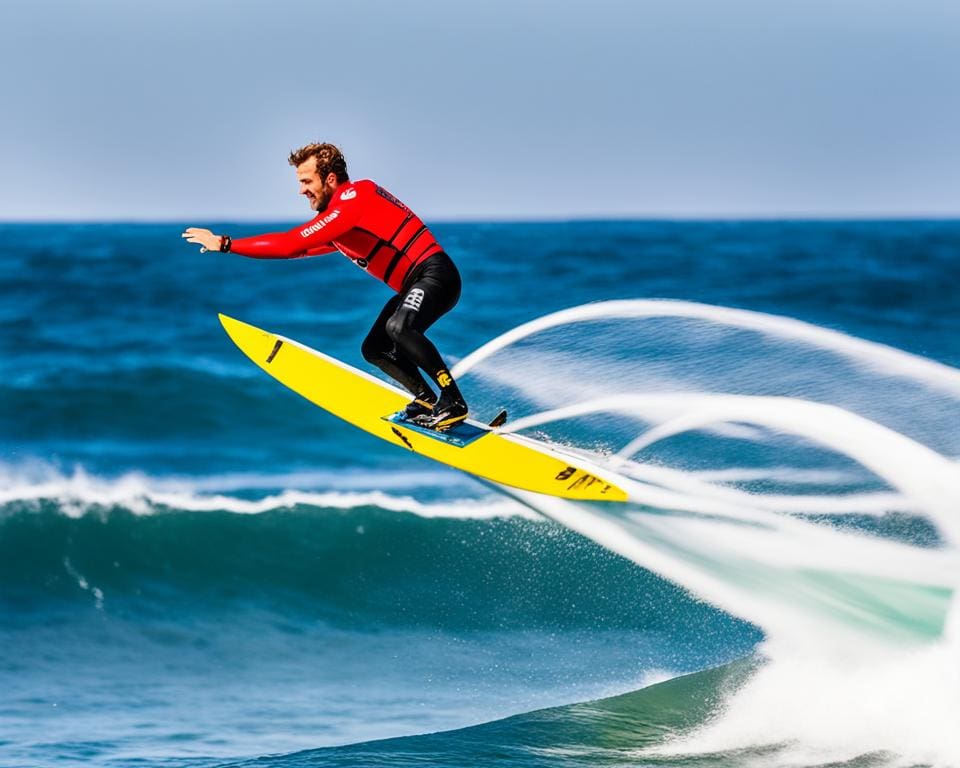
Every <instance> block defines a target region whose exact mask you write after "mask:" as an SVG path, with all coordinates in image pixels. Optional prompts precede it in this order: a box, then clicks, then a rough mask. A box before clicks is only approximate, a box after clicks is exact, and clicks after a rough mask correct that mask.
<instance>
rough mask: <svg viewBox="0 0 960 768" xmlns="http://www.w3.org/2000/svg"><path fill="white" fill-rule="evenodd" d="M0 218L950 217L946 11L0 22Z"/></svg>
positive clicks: (313, 4)
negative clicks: (336, 206)
mask: <svg viewBox="0 0 960 768" xmlns="http://www.w3.org/2000/svg"><path fill="white" fill-rule="evenodd" d="M0 92H2V98H3V101H2V106H0V110H2V111H0V115H2V118H0V177H2V181H0V219H23V218H47V219H50V218H54V219H63V218H138V219H150V218H163V219H177V220H184V221H189V222H195V223H202V222H204V221H206V220H210V219H213V218H230V219H238V218H259V219H265V218H285V219H286V218H292V219H304V220H305V219H307V218H309V216H310V211H309V210H308V209H307V207H306V205H305V204H304V203H303V201H302V198H299V197H298V196H297V194H296V193H297V188H296V184H295V181H294V176H293V170H292V169H291V168H290V167H289V166H287V164H286V155H287V152H288V151H289V150H290V149H292V148H293V147H296V146H299V145H300V144H303V143H306V142H307V141H310V140H317V139H326V140H330V141H335V142H337V143H339V144H341V146H342V147H343V149H344V151H345V153H346V155H347V160H348V162H349V165H350V170H351V173H352V175H353V177H354V178H362V177H370V178H374V179H376V180H378V181H379V182H380V183H382V184H384V185H385V186H387V187H388V188H390V189H391V190H392V191H393V192H394V193H396V194H397V195H398V196H400V197H401V198H403V199H404V200H406V201H407V202H408V203H410V204H411V205H412V206H413V207H414V208H416V209H417V210H418V211H420V212H421V214H422V215H424V216H426V217H428V218H434V219H436V218H457V217H467V218H485V217H497V218H523V217H567V216H644V217H648V216H662V215H677V216H718V215H733V216H749V215H761V216H770V215H781V214H785V215H831V216H837V215H840V216H842V215H891V214H894V215H928V214H932V215H957V214H960V173H958V170H960V98H958V92H960V2H958V1H957V0H943V1H942V2H936V1H934V0H900V1H899V2H888V1H887V0H829V1H821V0H797V1H796V2H793V1H785V2H778V1H777V0H731V1H729V2H724V1H723V0H698V1H694V0H648V1H646V2H645V1H643V0H633V2H627V1H626V0H623V1H618V0H591V2H589V3H587V2H563V1H562V0H557V1H555V2H523V0H510V1H507V0H477V2H473V3H465V2H456V1H455V0H445V1H444V0H424V1H422V2H418V1H416V0H411V1H408V2H396V0H392V1H391V0H383V1H374V0H341V2H336V3H334V2H327V1H326V0H272V1H271V2H266V1H263V2H246V1H244V0H190V1H189V2H187V1H186V0H0Z"/></svg>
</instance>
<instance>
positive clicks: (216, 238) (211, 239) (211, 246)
mask: <svg viewBox="0 0 960 768" xmlns="http://www.w3.org/2000/svg"><path fill="white" fill-rule="evenodd" d="M180 237H182V238H184V239H185V240H186V241H187V242H188V243H196V244H197V245H199V246H200V253H205V252H207V251H219V250H220V235H215V234H213V232H211V231H210V230H209V229H201V228H200V227H188V228H187V229H186V231H184V233H183V234H182V235H180Z"/></svg>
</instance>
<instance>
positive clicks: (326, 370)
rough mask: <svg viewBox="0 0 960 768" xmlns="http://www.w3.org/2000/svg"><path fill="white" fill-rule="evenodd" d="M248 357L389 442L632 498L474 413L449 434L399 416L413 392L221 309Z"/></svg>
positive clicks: (478, 469)
mask: <svg viewBox="0 0 960 768" xmlns="http://www.w3.org/2000/svg"><path fill="white" fill-rule="evenodd" d="M220 322H222V323H223V327H224V328H225V329H226V331H227V333H228V334H229V336H230V338H231V339H233V341H234V343H236V345H237V346H238V347H240V349H241V350H242V351H243V353H244V354H245V355H247V357H249V358H250V359H251V360H253V362H255V363H256V364H257V365H259V366H260V367H261V368H263V370H265V371H266V372H267V373H269V374H270V375H271V376H273V377H274V378H275V379H276V380H277V381H279V382H280V383H281V384H285V385H286V386H287V387H289V388H290V389H292V390H293V391H294V392H296V393H297V394H299V395H302V396H303V397H305V398H306V399H307V400H309V401H310V402H311V403H313V404H314V405H318V406H320V407H321V408H323V409H324V410H327V411H329V412H330V413H332V414H333V415H334V416H339V417H340V418H341V419H343V420H344V421H347V422H349V423H351V424H353V425H354V426H355V427H359V428H360V429H363V430H365V431H367V432H369V433H370V434H373V435H376V436H377V437H379V438H381V439H382V440H386V441H387V442H388V443H393V444H394V445H397V446H399V447H401V448H403V449H405V450H409V451H413V452H415V453H419V454H421V455H423V456H427V457H429V458H431V459H434V460H435V461H439V462H441V463H443V464H447V465H449V466H451V467H456V468H457V469H462V470H463V471H464V472H468V473H470V474H472V475H477V476H479V477H482V478H486V479H487V480H492V481H493V482H495V483H503V484H504V485H509V486H512V487H514V488H521V489H523V490H526V491H534V492H536V493H544V494H548V495H550V496H560V497H562V498H565V499H579V500H582V501H626V500H627V494H626V493H625V492H624V491H623V490H622V489H621V488H619V487H617V486H616V485H615V484H614V483H612V482H610V480H608V479H606V478H604V477H603V476H602V474H601V471H600V470H599V469H598V468H596V467H592V466H590V465H588V464H586V463H585V462H584V461H583V460H582V459H579V458H577V459H574V458H573V457H568V456H567V455H566V454H564V453H562V452H560V451H557V450H555V449H553V448H551V447H550V446H548V445H546V444H545V443H541V442H539V441H536V440H531V439H530V438H525V437H521V436H519V435H507V434H498V432H497V431H496V430H495V429H492V428H490V427H487V426H486V425H483V424H479V423H477V422H475V421H471V420H469V419H468V420H467V421H466V422H465V423H464V424H462V425H457V426H456V427H454V428H453V429H451V430H450V432H449V433H440V432H432V431H431V430H424V429H421V428H417V427H414V426H413V425H411V424H408V423H406V422H403V421H400V420H396V419H395V418H392V417H394V415H395V414H396V412H397V411H399V410H401V409H402V408H403V407H404V406H405V405H406V404H407V402H408V401H409V400H410V395H408V394H406V393H405V392H403V391H402V390H400V389H397V388H396V387H392V386H390V385H389V384H387V383H385V382H383V381H380V379H377V378H375V377H373V376H370V375H369V374H367V373H364V372H363V371H359V370H357V369H356V368H352V367H351V366H349V365H346V364H345V363H341V362H340V361H339V360H335V359H334V358H332V357H329V356H327V355H324V354H323V353H321V352H317V351H315V350H313V349H310V348H309V347H306V346H304V345H303V344H299V343H298V342H296V341H292V340H291V339H287V338H284V337H283V336H277V335H276V334H273V333H269V332H268V331H264V330H261V329H260V328H256V327H254V326H252V325H248V324H247V323H242V322H240V321H239V320H234V319H233V318H230V317H227V316H226V315H220Z"/></svg>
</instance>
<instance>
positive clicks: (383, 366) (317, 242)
mask: <svg viewBox="0 0 960 768" xmlns="http://www.w3.org/2000/svg"><path fill="white" fill-rule="evenodd" d="M288 159H289V162H290V165H292V166H293V167H294V168H296V171H297V180H298V181H299V182H300V194H301V195H304V196H305V197H306V198H307V200H308V201H309V203H310V207H311V208H312V209H313V210H314V211H316V212H317V215H316V217H315V218H314V219H312V220H311V221H309V222H307V223H306V224H303V225H301V226H299V227H295V228H294V229H291V230H290V231H288V232H275V233H271V234H264V235H256V236H254V237H244V238H231V237H230V236H229V235H215V234H214V233H213V232H211V231H210V230H209V229H201V228H199V227H189V228H188V229H187V230H186V231H185V232H184V233H183V235H182V237H184V238H186V240H187V242H188V243H196V244H198V245H200V246H201V249H200V250H201V251H221V252H224V253H237V254H240V255H241V256H251V257H253V258H258V259H293V258H298V257H301V256H319V255H321V254H327V253H333V252H335V251H340V252H341V253H342V254H343V255H344V256H346V257H347V258H349V259H350V260H351V261H353V263H354V264H356V265H357V266H358V267H360V268H361V269H363V270H364V271H366V272H368V273H369V274H371V275H373V276H374V277H376V278H378V279H380V280H382V281H383V282H384V283H386V284H387V285H388V286H389V287H390V288H392V289H393V290H394V291H395V294H394V295H393V296H391V298H390V299H389V301H387V303H386V305H384V307H383V309H382V310H381V312H380V315H379V317H377V320H376V322H375V323H374V324H373V327H372V328H371V329H370V333H369V334H367V337H366V339H365V340H364V342H363V345H362V347H361V352H362V353H363V357H364V358H365V359H366V360H367V361H368V362H370V363H372V364H373V365H376V366H377V367H378V368H380V370H382V371H383V372H384V373H386V374H387V375H388V376H390V377H392V378H393V379H395V380H396V381H398V382H399V383H400V384H402V385H403V387H404V388H405V389H407V390H408V391H409V392H410V393H411V394H412V395H413V400H412V401H411V402H410V403H409V404H408V405H407V407H406V409H405V411H404V414H405V417H406V418H407V419H408V420H410V421H413V422H414V423H416V424H419V425H421V426H425V427H430V428H431V429H438V430H445V429H448V428H449V427H450V426H452V425H453V424H456V423H457V422H460V421H463V420H464V419H465V418H466V417H467V404H466V402H465V401H464V399H463V395H462V394H461V393H460V390H459V388H458V387H457V383H456V382H455V381H454V379H453V376H451V375H450V369H449V368H448V367H447V365H446V363H444V361H443V358H442V357H441V356H440V353H439V352H438V351H437V348H436V347H435V346H434V345H433V343H432V342H431V341H430V340H429V339H428V338H427V337H426V336H425V335H424V332H425V331H426V330H427V328H429V327H430V326H431V325H433V323H434V322H436V321H437V319H438V318H440V317H441V316H442V315H444V314H446V313H447V312H449V311H450V310H451V309H453V307H454V306H455V305H456V303H457V301H458V300H459V298H460V273H459V272H458V271H457V268H456V266H455V265H454V263H453V261H452V260H451V258H450V257H449V256H448V255H447V254H446V252H445V251H444V250H443V249H442V248H441V247H440V245H439V243H437V240H436V238H435V237H434V236H433V234H432V233H431V232H430V230H429V229H427V227H426V225H425V224H424V223H423V221H422V220H421V219H420V217H418V216H417V215H416V214H415V213H414V212H413V211H411V210H410V209H409V208H408V207H407V206H406V205H404V204H403V203H402V202H400V201H399V200H398V199H397V198H395V197H394V196H393V195H391V194H390V193H389V192H387V191H386V190H385V189H384V188H383V187H381V186H379V185H377V184H376V183H374V182H372V181H369V180H362V181H350V177H349V175H348V174H347V161H346V160H345V159H344V157H343V153H342V152H341V151H340V150H339V149H338V148H337V147H335V146H334V145H333V144H307V145H306V146H305V147H302V148H300V149H297V150H295V151H293V152H291V153H290V157H289V158H288ZM421 370H423V371H425V372H426V373H427V374H428V375H429V376H430V378H431V379H432V380H433V382H434V383H435V384H436V386H437V388H438V390H439V397H438V396H437V394H436V393H435V392H434V391H433V389H432V388H431V387H430V385H429V384H428V383H427V382H426V380H425V379H424V377H423V374H422V373H421V372H420V371H421Z"/></svg>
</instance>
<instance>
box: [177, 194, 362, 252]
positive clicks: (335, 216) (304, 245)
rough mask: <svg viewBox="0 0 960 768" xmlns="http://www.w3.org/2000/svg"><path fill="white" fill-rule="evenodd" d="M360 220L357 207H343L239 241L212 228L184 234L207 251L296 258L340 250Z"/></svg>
mask: <svg viewBox="0 0 960 768" xmlns="http://www.w3.org/2000/svg"><path fill="white" fill-rule="evenodd" d="M351 202H352V201H351ZM359 217H360V211H359V207H358V206H356V205H350V204H346V205H339V206H337V207H335V208H332V209H327V210H326V211H323V212H322V213H320V214H318V215H317V217H316V218H314V219H313V220H312V221H308V222H307V223H306V224H301V225H300V226H299V227H295V228H294V229H291V230H289V231H287V232H271V233H268V234H264V235H254V236H253V237H242V238H237V239H236V240H234V239H231V238H230V237H227V236H226V235H216V234H214V233H213V232H211V231H210V230H209V229H202V228H200V227H188V228H187V229H186V231H184V233H183V234H182V235H181V237H183V238H184V239H185V240H186V241H187V242H188V243H194V244H196V245H199V246H200V250H201V252H203V251H225V252H226V251H229V252H230V253H238V254H240V255H241V256H250V257H252V258H255V259H296V258H299V257H301V256H319V255H320V254H324V253H332V252H333V251H335V250H337V249H336V247H335V246H334V245H332V244H331V241H332V240H335V239H336V238H338V237H340V236H341V235H343V234H344V233H346V232H347V231H348V230H350V229H352V228H353V227H354V226H355V224H356V222H357V220H358V219H359Z"/></svg>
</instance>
